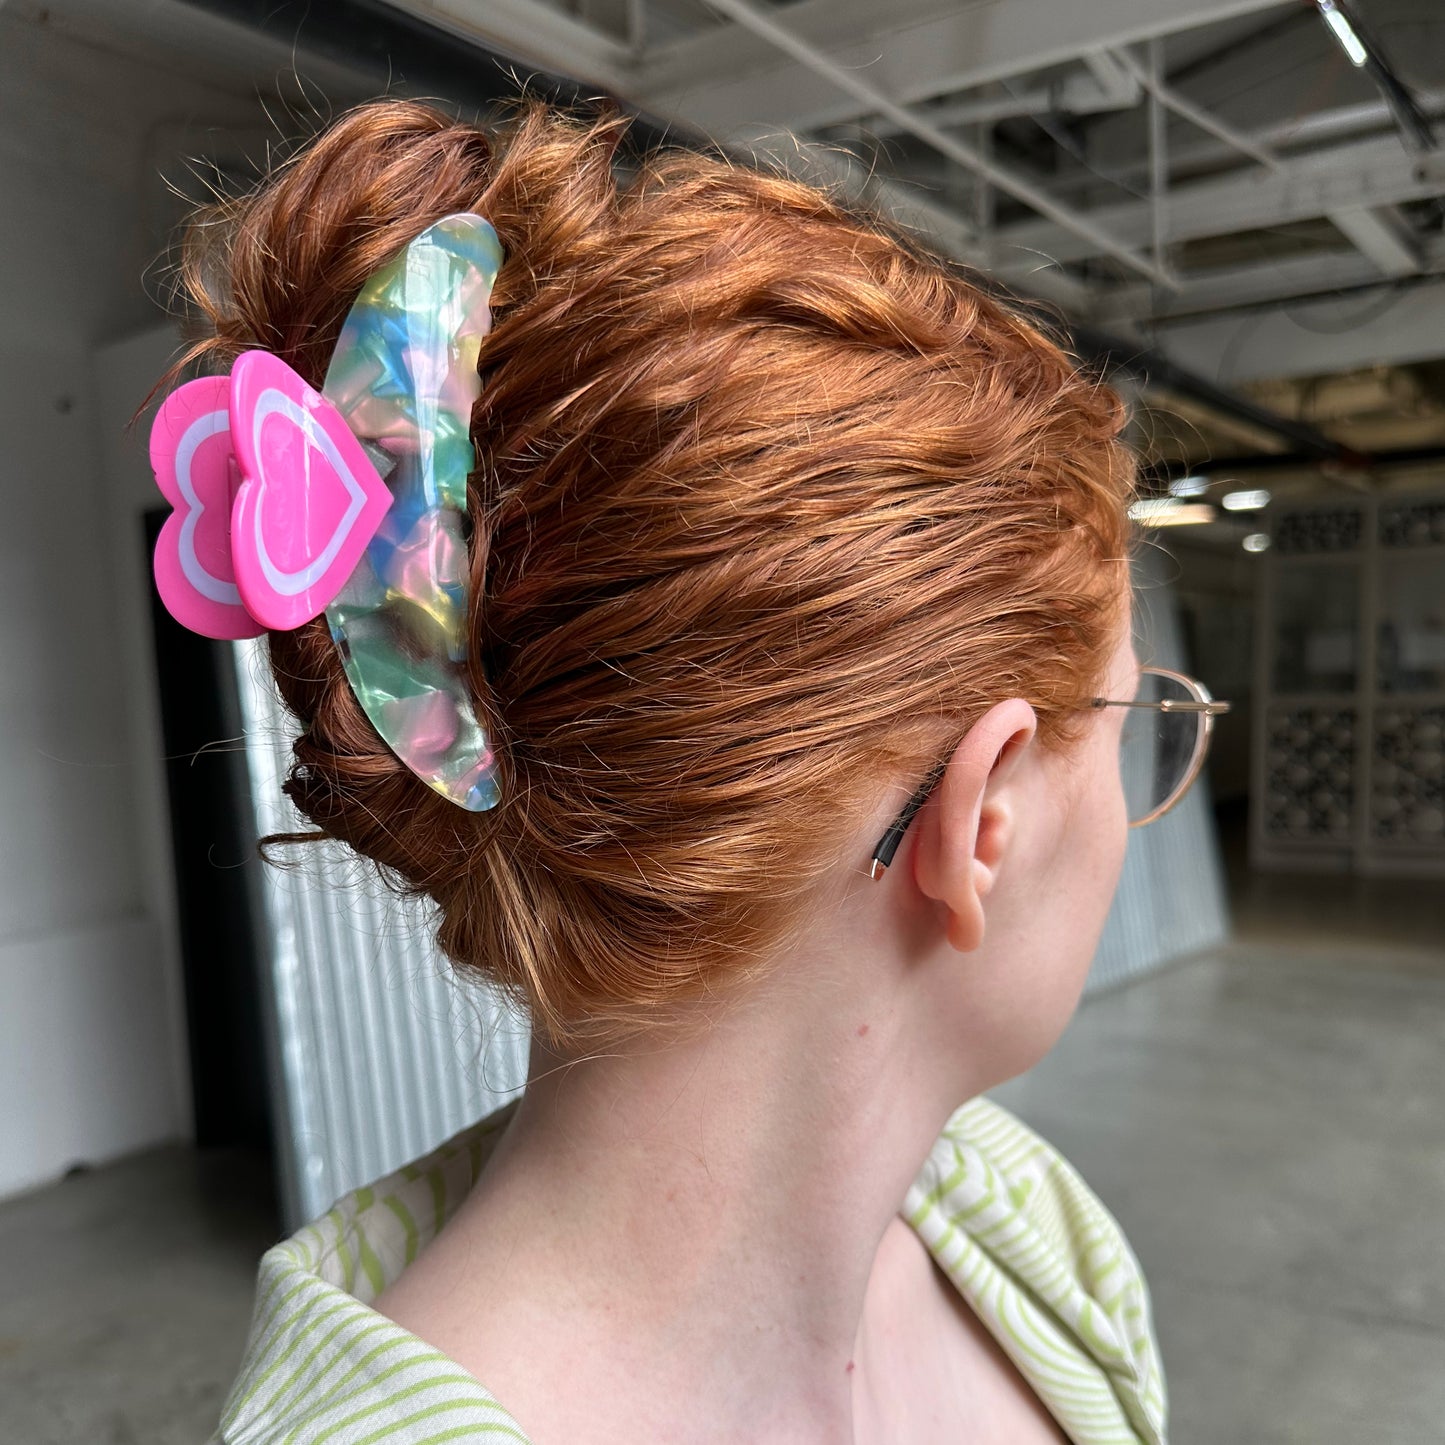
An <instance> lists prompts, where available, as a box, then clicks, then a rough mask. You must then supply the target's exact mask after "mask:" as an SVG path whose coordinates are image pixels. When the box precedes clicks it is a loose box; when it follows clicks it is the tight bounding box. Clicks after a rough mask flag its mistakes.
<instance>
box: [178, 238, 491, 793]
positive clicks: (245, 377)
mask: <svg viewBox="0 0 1445 1445" xmlns="http://www.w3.org/2000/svg"><path fill="white" fill-rule="evenodd" d="M501 262H502V248H501V244H500V242H499V241H498V239H497V235H496V232H495V231H494V230H493V229H492V227H491V225H489V224H488V222H486V221H485V220H483V219H482V218H481V217H480V216H475V215H471V214H465V213H464V214H459V215H454V216H447V217H446V218H444V219H443V220H440V221H438V222H437V223H436V224H435V225H433V226H430V227H428V229H427V230H425V231H423V232H422V233H421V235H419V236H418V237H417V238H416V239H415V240H413V241H412V242H411V243H410V244H409V245H408V246H407V247H406V249H405V250H404V251H403V252H402V253H401V254H400V255H399V256H398V257H396V259H395V260H394V261H392V262H391V264H390V265H388V266H385V267H383V268H382V269H381V270H379V271H378V272H376V273H375V274H374V275H373V276H372V277H371V278H370V279H369V280H368V282H367V283H366V285H365V287H364V288H363V289H362V292H361V294H360V296H358V297H357V300H356V302H355V304H354V305H353V306H352V308H351V311H350V312H349V313H348V315H347V318H346V322H345V325H344V326H343V327H342V329H341V334H340V337H339V338H338V340H337V344H336V349H335V351H334V352H333V354H332V358H331V364H330V367H329V368H328V370H327V373H326V380H325V383H324V384H323V386H322V389H321V391H320V392H317V391H315V390H314V389H313V388H312V387H310V386H308V385H307V384H306V382H305V381H304V380H303V379H302V378H301V377H300V376H298V375H297V374H296V372H294V371H293V370H292V369H291V368H290V367H289V366H287V365H286V363H285V362H283V361H282V360H280V358H279V357H276V356H273V355H271V354H270V353H269V352H264V351H248V352H245V353H243V354H242V355H241V356H240V357H238V358H237V360H236V362H235V364H234V366H233V367H232V369H231V374H230V376H229V377H206V378H203V379H201V380H199V381H192V382H188V383H187V384H186V385H184V386H182V387H179V388H177V390H176V391H174V392H172V393H171V394H170V396H168V397H167V398H166V400H165V401H164V403H163V404H162V406H161V408H160V411H159V413H158V414H157V416H156V420H155V424H154V426H153V427H152V430H151V464H152V466H153V467H154V468H155V473H156V481H157V483H158V485H159V486H160V489H161V491H162V492H163V493H164V494H165V496H166V498H167V500H169V501H170V503H171V505H172V507H173V508H174V511H173V513H172V515H171V516H170V517H169V518H167V520H166V523H165V526H164V527H163V528H162V530H161V535H160V539H159V541H158V543H157V546H156V557H155V572H156V584H157V587H158V589H159V591H160V594H161V598H162V600H163V601H164V603H165V605H166V607H167V609H168V610H169V611H170V612H171V614H172V615H173V616H174V617H175V618H176V619H177V621H179V622H181V623H183V624H184V625H185V626H186V627H189V628H191V629H192V630H193V631H195V632H199V633H202V634H203V635H205V636H207V637H218V638H241V637H256V636H259V635H260V633H262V632H263V631H265V630H267V629H272V630H279V631H287V630H290V629H292V628H295V627H299V626H301V625H302V624H303V623H305V622H308V621H310V620H311V619H312V618H313V617H317V616H319V615H320V614H321V613H322V612H323V611H324V612H325V613H326V617H327V621H328V624H329V626H330V629H331V635H332V638H333V639H334V641H335V643H336V646H337V648H338V650H339V651H340V654H341V659H342V664H343V666H344V668H345V670H346V676H347V679H348V681H349V682H350V684H351V687H352V690H353V691H354V692H355V694H356V696H357V699H358V701H359V702H360V703H361V705H362V707H363V708H364V709H365V711H366V715H367V717H368V718H370V720H371V722H372V725H373V726H374V727H375V728H376V730H377V732H378V733H379V734H380V735H381V737H382V738H383V740H384V741H385V742H386V744H387V745H388V746H389V747H390V748H391V749H392V751H393V752H395V753H396V755H397V756H398V757H399V758H400V759H401V760H402V762H404V763H405V764H406V765H407V767H409V768H410V769H411V770H412V771H413V772H414V773H416V774H417V776H418V777H420V778H422V779H423V780H424V781H425V782H427V783H428V784H429V785H430V786H431V787H433V788H435V789H436V790H437V791H438V792H439V793H441V794H442V795H443V796H445V797H447V798H450V799H451V800H452V801H453V802H455V803H457V804H459V805H460V806H462V807H464V808H466V809H468V810H469V811H471V812H479V811H482V810H484V809H487V808H490V807H493V806H494V805H495V804H496V803H497V802H498V800H499V794H498V788H497V780H496V767H495V759H494V757H493V753H492V749H491V747H490V746H489V744H488V741H487V738H486V734H485V732H484V730H483V729H482V727H481V725H480V724H479V723H478V721H477V718H476V714H475V710H474V708H473V706H472V700H471V693H470V690H469V687H468V684H467V679H466V676H465V659H466V649H467V641H468V632H467V617H468V601H469V598H468V593H469V587H468V560H467V477H468V475H469V473H470V472H471V470H472V465H473V460H474V456H473V449H472V443H471V438H470V430H469V429H470V420H471V410H472V404H473V403H474V402H475V401H476V399H477V396H478V395H479V394H480V390H481V381H480V378H479V376H478V374H477V358H478V355H479V352H480V348H481V342H482V338H483V337H484V336H485V335H486V334H487V332H488V331H489V330H490V328H491V305H490V298H491V291H492V286H493V284H494V282H495V280H496V276H497V272H498V270H499V269H500V267H501Z"/></svg>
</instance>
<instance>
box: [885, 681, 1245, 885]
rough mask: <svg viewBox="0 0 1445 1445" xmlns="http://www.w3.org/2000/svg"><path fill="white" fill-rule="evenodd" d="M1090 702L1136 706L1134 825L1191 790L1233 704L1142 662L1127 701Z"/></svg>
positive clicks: (1126, 757) (909, 809) (1128, 800)
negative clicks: (1219, 722)
mask: <svg viewBox="0 0 1445 1445" xmlns="http://www.w3.org/2000/svg"><path fill="white" fill-rule="evenodd" d="M1089 706H1090V707H1127V708H1131V709H1137V711H1131V712H1130V714H1129V716H1128V717H1127V718H1125V720H1124V726H1123V728H1122V729H1121V731H1120V741H1119V774H1120V778H1121V780H1122V782H1123V784H1124V802H1125V805H1126V808H1127V810H1128V814H1129V826H1130V827H1131V828H1142V827H1143V826H1144V824H1145V823H1152V822H1153V821H1154V820H1155V818H1160V817H1163V815H1164V814H1165V813H1167V812H1168V811H1169V810H1170V808H1172V807H1173V806H1174V805H1175V803H1177V802H1178V801H1179V800H1180V798H1182V797H1183V796H1184V795H1185V793H1187V792H1188V791H1189V786H1190V784H1191V783H1193V781H1194V780H1195V778H1197V777H1198V776H1199V770H1200V768H1202V767H1203V766H1204V757H1205V754H1206V753H1207V752H1208V751H1209V739H1210V736H1211V735H1212V733H1213V731H1214V719H1215V718H1216V717H1218V716H1219V715H1220V714H1221V713H1226V712H1228V711H1229V707H1230V705H1229V704H1228V703H1227V702H1216V701H1215V700H1214V698H1213V697H1211V696H1210V694H1209V689H1208V688H1206V687H1205V686H1204V684H1203V683H1202V682H1199V681H1198V680H1197V679H1195V678H1192V677H1186V676H1185V675H1184V674H1183V673H1182V672H1172V671H1170V669H1169V668H1167V667H1144V668H1141V669H1140V671H1139V691H1138V693H1137V694H1136V695H1135V696H1134V697H1133V698H1131V699H1130V700H1129V701H1128V702H1120V701H1116V700H1115V699H1113V698H1105V697H1096V698H1095V699H1094V700H1093V701H1092V702H1091V703H1090V704H1089ZM950 756H952V755H951V754H950ZM947 767H948V758H945V759H944V760H943V761H942V762H941V763H939V764H938V766H937V767H935V768H934V769H933V771H932V772H931V773H929V775H928V777H927V778H926V779H925V780H924V782H923V786H922V787H920V788H919V790H918V791H917V792H916V793H914V795H913V796H912V797H911V798H910V799H909V800H908V802H907V803H906V804H905V805H904V808H903V811H902V812H901V813H899V815H898V817H897V818H895V819H894V821H893V823H892V825H891V826H890V827H889V829H888V831H887V832H886V833H885V834H884V835H883V836H882V838H880V839H879V840H878V846H877V847H876V848H875V849H874V850H873V862H872V866H871V867H870V868H869V870H868V872H869V877H871V878H873V879H875V880H876V879H879V878H881V877H882V876H883V875H884V873H885V872H886V871H887V869H888V865H889V864H890V863H891V862H892V861H893V855H894V853H896V852H897V851H898V845H899V843H901V842H902V841H903V835H904V833H906V832H907V831H908V825H909V824H910V823H911V822H912V821H913V817H914V814H916V813H917V812H918V810H919V809H920V808H921V807H922V806H923V805H924V803H925V802H927V800H928V795H929V794H930V793H931V792H932V791H933V790H934V788H935V787H937V786H938V782H939V779H940V778H942V777H943V774H944V770H945V769H946V768H947Z"/></svg>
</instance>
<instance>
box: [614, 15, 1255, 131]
mask: <svg viewBox="0 0 1445 1445" xmlns="http://www.w3.org/2000/svg"><path fill="white" fill-rule="evenodd" d="M1281 3H1283V0H1088V3H1087V4H1083V3H1073V4H1064V5H1061V4H1059V3H1058V0H974V3H972V4H969V5H967V7H966V8H961V7H960V6H959V5H958V4H957V3H956V0H955V3H953V4H951V5H944V4H941V3H940V0H921V3H920V0H895V3H894V4H891V5H889V6H887V7H880V6H879V5H878V4H877V3H876V0H799V3H797V4H794V5H790V6H788V7H787V9H786V10H785V11H781V12H778V13H779V14H781V15H784V16H785V17H786V20H787V24H788V28H789V30H790V31H791V32H792V33H793V34H794V35H796V36H797V37H798V39H799V40H801V41H803V42H805V43H807V44H809V45H812V46H815V47H819V48H821V49H823V50H825V51H826V52H827V54H828V56H829V58H830V59H831V60H832V61H834V62H835V63H836V64H837V65H838V66H839V67H840V68H842V69H845V70H848V71H851V72H853V73H855V74H860V75H866V76H867V77H868V79H869V80H870V82H871V83H872V84H873V86H874V87H875V88H876V89H877V90H878V91H879V92H880V93H881V94H883V95H884V96H886V97H887V98H888V99H889V100H891V101H893V102H895V103H898V104H903V105H912V104H916V103H917V102H919V101H922V100H928V99H930V98H931V97H933V96H936V95H942V94H945V93H947V92H950V91H955V90H966V89H968V88H969V87H971V86H978V85H983V84H985V83H986V82H988V81H991V80H1000V79H1004V78H1006V77H1009V76H1014V75H1021V74H1024V73H1026V72H1029V71H1034V70H1038V69H1041V68H1043V67H1044V66H1048V65H1053V64H1057V63H1059V62H1061V61H1067V60H1071V59H1074V58H1076V57H1078V56H1080V55H1082V54H1084V53H1085V52H1086V51H1090V50H1099V49H1108V48H1112V47H1118V46H1121V45H1126V44H1129V43H1131V42H1134V41H1139V40H1147V39H1149V38H1151V37H1152V36H1156V35H1167V34H1170V33H1172V32H1174V31H1176V30H1186V29H1189V28H1190V27H1192V26H1195V25H1203V24H1206V23H1208V22H1210V21H1215V20H1224V19H1229V18H1231V17H1233V16H1237V15H1247V14H1251V13H1253V12H1256V11H1260V10H1267V9H1271V8H1274V7H1276V6H1278V5H1280V4H1281ZM759 39H760V37H758V36H757V35H756V34H749V33H748V32H746V31H744V30H742V29H741V28H740V27H738V26H729V27H724V28H721V29H719V30H718V31H717V32H715V33H714V32H706V33H704V34H701V35H698V36H696V37H694V38H692V39H689V40H683V41H679V42H677V43H676V44H674V45H670V46H667V47H666V48H664V49H662V50H660V51H657V52H655V53H653V54H651V55H649V56H648V57H647V58H646V59H645V60H644V61H643V63H642V64H641V65H640V66H639V67H638V68H637V71H636V73H635V75H634V77H633V83H634V89H633V90H632V91H631V94H632V95H633V97H634V98H636V99H638V100H639V101H641V102H643V103H645V104H646V105H648V106H649V107H650V108H652V109H654V110H656V111H658V112H659V113H662V114H668V115H676V116H678V117H679V118H685V119H687V120H688V121H689V122H690V123H692V124H694V125H697V126H700V127H701V128H702V129H704V130H706V131H709V132H712V131H724V130H726V129H727V128H728V127H729V126H731V125H733V124H735V123H736V122H737V121H738V119H739V118H740V117H746V118H747V119H749V120H756V121H763V122H767V123H768V124H771V125H780V126H787V127H789V128H791V129H795V130H809V129H816V128H817V127H819V126H824V125H831V124H834V123H836V122H839V121H846V120H849V119H851V118H852V117H853V116H855V115H856V114H857V112H858V107H857V105H856V104H854V103H851V102H850V101H849V100H848V98H847V97H846V96H844V95H842V94H840V93H839V92H838V90H837V89H836V88H835V87H834V86H833V85H831V84H829V83H828V82H827V81H826V80H825V79H824V78H823V77H822V76H820V75H819V74H817V73H816V71H815V70H814V69H813V68H812V67H811V66H809V65H807V64H806V63H803V62H801V61H799V60H797V59H792V60H787V59H779V58H777V57H775V56H770V55H769V54H768V52H767V50H766V49H765V47H764V46H763V45H761V44H760V43H759Z"/></svg>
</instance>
